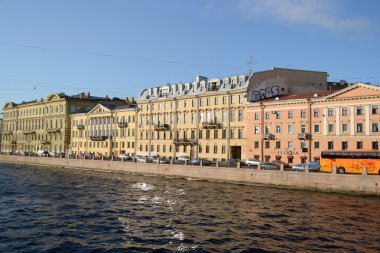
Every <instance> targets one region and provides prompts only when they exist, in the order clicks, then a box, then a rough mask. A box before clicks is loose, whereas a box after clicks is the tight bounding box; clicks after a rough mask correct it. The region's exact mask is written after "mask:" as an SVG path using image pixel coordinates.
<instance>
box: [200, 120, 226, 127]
mask: <svg viewBox="0 0 380 253" xmlns="http://www.w3.org/2000/svg"><path fill="white" fill-rule="evenodd" d="M221 126H222V125H221V123H219V122H216V121H209V122H202V128H205V129H215V128H221Z"/></svg>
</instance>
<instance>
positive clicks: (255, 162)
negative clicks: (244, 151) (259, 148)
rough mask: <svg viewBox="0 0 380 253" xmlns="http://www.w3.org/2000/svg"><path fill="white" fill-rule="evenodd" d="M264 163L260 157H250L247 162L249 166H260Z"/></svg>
mask: <svg viewBox="0 0 380 253" xmlns="http://www.w3.org/2000/svg"><path fill="white" fill-rule="evenodd" d="M261 163H263V162H262V161H260V160H259V159H257V158H250V159H248V160H247V161H246V162H245V164H246V165H248V166H258V165H259V164H261Z"/></svg>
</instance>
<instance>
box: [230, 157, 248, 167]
mask: <svg viewBox="0 0 380 253" xmlns="http://www.w3.org/2000/svg"><path fill="white" fill-rule="evenodd" d="M238 162H240V165H244V162H242V161H241V160H240V159H236V158H231V159H229V160H227V165H228V166H237V163H238Z"/></svg>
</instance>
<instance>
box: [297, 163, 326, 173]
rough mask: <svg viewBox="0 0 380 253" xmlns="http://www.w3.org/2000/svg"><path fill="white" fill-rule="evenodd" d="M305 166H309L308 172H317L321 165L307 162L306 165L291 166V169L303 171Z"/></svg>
mask: <svg viewBox="0 0 380 253" xmlns="http://www.w3.org/2000/svg"><path fill="white" fill-rule="evenodd" d="M306 164H308V165H309V171H310V172H318V171H319V170H320V169H321V165H320V164H319V163H318V162H308V163H301V164H297V165H293V166H292V169H293V170H296V171H305V169H306Z"/></svg>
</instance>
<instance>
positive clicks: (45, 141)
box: [41, 140, 50, 145]
mask: <svg viewBox="0 0 380 253" xmlns="http://www.w3.org/2000/svg"><path fill="white" fill-rule="evenodd" d="M41 144H42V145H49V144H50V141H49V140H41Z"/></svg>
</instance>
